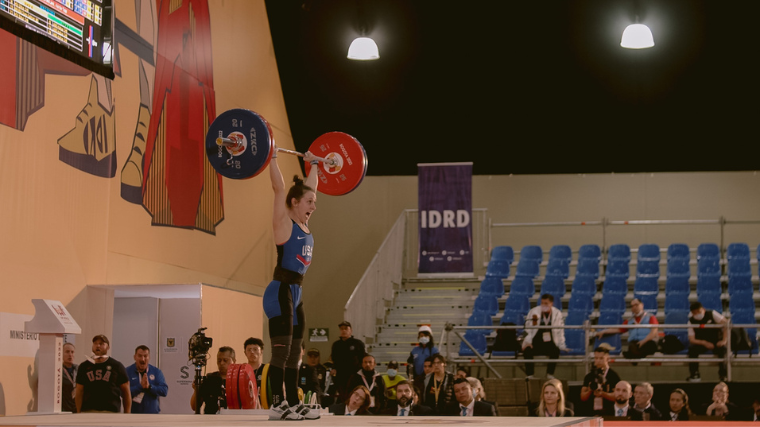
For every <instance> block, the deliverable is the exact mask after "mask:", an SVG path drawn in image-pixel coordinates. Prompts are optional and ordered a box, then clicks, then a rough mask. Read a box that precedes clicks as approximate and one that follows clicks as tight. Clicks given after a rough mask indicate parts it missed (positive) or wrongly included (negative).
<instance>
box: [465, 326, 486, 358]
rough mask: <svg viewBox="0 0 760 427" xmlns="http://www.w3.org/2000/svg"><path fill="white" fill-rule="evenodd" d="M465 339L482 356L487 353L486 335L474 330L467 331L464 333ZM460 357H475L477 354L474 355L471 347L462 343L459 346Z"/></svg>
mask: <svg viewBox="0 0 760 427" xmlns="http://www.w3.org/2000/svg"><path fill="white" fill-rule="evenodd" d="M464 339H466V340H467V341H468V342H469V343H470V344H472V346H473V347H475V350H477V351H478V353H480V354H481V355H483V354H485V353H486V351H487V349H488V344H487V343H486V336H485V334H482V333H480V332H478V331H474V330H472V331H467V332H465V333H464ZM459 356H475V353H473V352H472V350H470V347H468V346H467V344H465V343H464V341H462V342H461V343H460V344H459Z"/></svg>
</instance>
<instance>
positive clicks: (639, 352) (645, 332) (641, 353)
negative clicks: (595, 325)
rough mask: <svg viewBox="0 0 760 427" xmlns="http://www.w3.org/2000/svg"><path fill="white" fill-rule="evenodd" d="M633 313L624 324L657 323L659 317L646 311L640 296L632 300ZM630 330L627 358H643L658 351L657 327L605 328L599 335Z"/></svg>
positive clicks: (625, 355)
mask: <svg viewBox="0 0 760 427" xmlns="http://www.w3.org/2000/svg"><path fill="white" fill-rule="evenodd" d="M631 314H633V317H631V318H630V319H626V320H625V321H623V324H624V325H628V324H636V325H657V324H659V323H658V322H657V318H656V317H654V316H653V315H652V314H651V313H649V312H647V311H644V304H642V302H641V300H639V299H638V298H634V299H633V300H631ZM625 332H628V351H624V352H623V356H624V357H625V358H626V359H641V358H644V357H647V356H649V355H651V354H655V353H656V352H657V337H658V335H657V334H658V329H657V328H651V329H646V328H633V329H616V328H611V329H604V330H602V331H599V332H597V336H598V337H600V338H601V337H602V336H603V335H604V334H622V333H625Z"/></svg>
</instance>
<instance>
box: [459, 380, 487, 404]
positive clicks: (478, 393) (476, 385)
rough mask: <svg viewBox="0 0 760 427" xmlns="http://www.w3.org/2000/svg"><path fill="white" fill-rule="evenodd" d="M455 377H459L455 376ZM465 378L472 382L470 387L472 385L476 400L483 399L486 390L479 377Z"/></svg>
mask: <svg viewBox="0 0 760 427" xmlns="http://www.w3.org/2000/svg"><path fill="white" fill-rule="evenodd" d="M454 379H457V378H456V377H455V378H454ZM465 379H466V380H467V382H469V383H470V387H472V395H473V397H475V400H477V401H481V400H483V399H485V398H486V392H485V390H483V384H481V383H480V380H479V379H477V378H474V377H467V378H465ZM488 403H491V402H488Z"/></svg>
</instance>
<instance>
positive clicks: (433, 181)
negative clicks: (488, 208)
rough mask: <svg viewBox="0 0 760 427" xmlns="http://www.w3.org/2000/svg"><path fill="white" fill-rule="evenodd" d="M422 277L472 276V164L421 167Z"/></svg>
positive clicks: (419, 181) (420, 233) (420, 237)
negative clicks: (441, 275)
mask: <svg viewBox="0 0 760 427" xmlns="http://www.w3.org/2000/svg"><path fill="white" fill-rule="evenodd" d="M417 173H418V187H419V188H418V197H419V258H418V266H419V270H418V272H419V273H420V274H440V273H444V274H446V273H451V274H455V273H458V274H461V273H470V274H472V271H473V268H472V220H471V218H472V163H421V164H418V165H417Z"/></svg>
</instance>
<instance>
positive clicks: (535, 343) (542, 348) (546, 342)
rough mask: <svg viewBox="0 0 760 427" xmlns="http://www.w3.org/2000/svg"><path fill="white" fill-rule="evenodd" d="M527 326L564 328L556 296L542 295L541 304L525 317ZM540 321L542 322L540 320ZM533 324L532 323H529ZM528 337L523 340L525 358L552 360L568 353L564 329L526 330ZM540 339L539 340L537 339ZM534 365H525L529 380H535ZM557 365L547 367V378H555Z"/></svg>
mask: <svg viewBox="0 0 760 427" xmlns="http://www.w3.org/2000/svg"><path fill="white" fill-rule="evenodd" d="M525 319H526V323H527V324H529V325H530V324H532V325H533V326H538V325H540V326H563V325H564V324H565V322H564V321H563V320H562V312H561V311H559V310H558V309H557V307H554V296H552V295H551V294H543V295H541V303H540V304H539V305H537V306H535V307H533V308H532V309H531V310H530V311H529V312H528V315H527V316H526V317H525ZM539 319H540V320H539ZM528 322H532V323H528ZM526 331H527V333H528V334H527V335H526V336H525V339H524V340H523V344H522V351H523V357H524V358H525V359H528V360H532V359H533V355H534V354H535V355H539V354H540V355H544V356H549V358H550V359H559V352H560V351H567V347H566V346H565V330H564V329H549V328H546V329H526ZM536 337H538V338H536ZM533 365H534V364H533V363H526V364H525V373H526V374H527V375H528V378H533V373H534V366H533ZM556 367H557V364H556V363H549V364H548V366H547V367H546V378H549V379H552V378H554V369H555V368H556Z"/></svg>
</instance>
